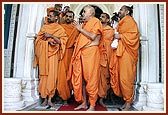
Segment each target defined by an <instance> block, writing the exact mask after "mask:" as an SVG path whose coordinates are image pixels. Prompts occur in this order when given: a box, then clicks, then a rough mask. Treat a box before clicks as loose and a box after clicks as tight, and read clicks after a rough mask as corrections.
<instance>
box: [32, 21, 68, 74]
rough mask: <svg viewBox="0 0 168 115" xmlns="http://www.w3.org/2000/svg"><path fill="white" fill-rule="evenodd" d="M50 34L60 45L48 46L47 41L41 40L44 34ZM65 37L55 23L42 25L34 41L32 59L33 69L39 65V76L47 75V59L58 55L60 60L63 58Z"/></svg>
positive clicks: (62, 30) (61, 29)
mask: <svg viewBox="0 0 168 115" xmlns="http://www.w3.org/2000/svg"><path fill="white" fill-rule="evenodd" d="M45 32H46V33H49V34H52V35H53V36H55V37H57V38H58V39H60V40H61V45H58V44H57V45H56V46H50V45H48V40H51V38H49V39H48V40H46V41H44V40H42V37H43V34H44V33H45ZM67 39H68V38H67V35H66V33H65V32H64V29H63V28H62V27H61V26H60V25H59V24H57V23H52V24H48V25H43V27H42V28H41V30H40V32H39V33H38V35H37V38H36V39H35V59H34V67H36V66H37V64H39V74H40V75H48V69H47V68H48V57H50V56H53V55H55V54H56V53H59V55H60V59H62V58H63V56H64V53H65V46H66V42H67Z"/></svg>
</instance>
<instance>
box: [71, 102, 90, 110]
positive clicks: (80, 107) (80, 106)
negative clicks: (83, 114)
mask: <svg viewBox="0 0 168 115" xmlns="http://www.w3.org/2000/svg"><path fill="white" fill-rule="evenodd" d="M87 108H88V106H87V105H86V103H82V104H80V105H79V106H78V107H76V108H74V110H79V109H87Z"/></svg>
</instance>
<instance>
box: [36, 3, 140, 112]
mask: <svg viewBox="0 0 168 115" xmlns="http://www.w3.org/2000/svg"><path fill="white" fill-rule="evenodd" d="M132 13H133V10H132V7H129V6H126V5H124V6H122V7H121V9H120V10H119V12H118V19H119V22H118V25H117V27H116V28H115V29H114V28H112V27H111V26H110V16H109V15H108V14H107V13H102V14H101V15H100V18H99V19H98V18H96V17H95V9H94V8H93V7H92V6H91V5H86V6H85V7H84V8H83V13H82V20H83V22H82V23H81V22H80V23H79V22H78V21H75V20H74V12H73V11H70V8H69V7H68V10H65V12H63V11H62V5H61V4H56V5H55V7H51V8H48V9H47V17H45V20H44V22H45V23H44V25H43V26H42V27H41V30H40V32H39V33H38V34H37V36H36V39H35V58H34V67H37V66H38V69H39V80H40V81H39V85H38V91H39V93H40V96H41V98H43V99H44V101H43V102H42V104H41V105H42V106H45V105H49V106H52V107H54V106H55V104H54V103H53V102H52V98H53V97H54V95H55V94H58V96H59V97H61V98H62V100H64V105H67V104H68V103H67V100H68V99H69V98H70V97H71V96H72V95H73V96H74V99H75V101H76V102H79V103H80V104H79V105H78V106H77V107H76V108H74V110H79V109H82V108H83V109H87V111H94V110H95V106H96V101H98V99H99V103H100V104H101V105H102V106H106V105H105V104H104V103H103V99H104V98H106V96H107V91H108V89H109V88H112V90H113V92H114V93H115V94H116V95H117V96H120V97H123V100H124V101H125V104H124V105H122V106H121V107H120V108H119V110H121V111H127V110H129V109H130V107H131V103H132V101H133V97H134V85H133V84H134V80H135V76H136V65H137V59H138V48H139V31H138V26H137V24H136V22H135V20H134V19H133V17H132ZM114 30H116V31H117V33H116V32H115V31H114ZM115 39H117V40H118V46H117V47H116V48H112V47H111V44H112V42H113V41H114V40H115Z"/></svg>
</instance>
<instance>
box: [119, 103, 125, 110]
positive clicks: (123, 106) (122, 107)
mask: <svg viewBox="0 0 168 115" xmlns="http://www.w3.org/2000/svg"><path fill="white" fill-rule="evenodd" d="M125 106H126V102H125V103H124V105H122V106H121V107H119V109H120V110H122V109H124V108H125Z"/></svg>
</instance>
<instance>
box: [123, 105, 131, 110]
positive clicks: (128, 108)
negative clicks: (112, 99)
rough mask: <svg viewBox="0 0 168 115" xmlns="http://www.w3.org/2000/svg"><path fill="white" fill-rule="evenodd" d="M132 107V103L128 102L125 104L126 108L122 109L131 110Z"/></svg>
mask: <svg viewBox="0 0 168 115" xmlns="http://www.w3.org/2000/svg"><path fill="white" fill-rule="evenodd" d="M130 108H131V104H130V103H126V104H125V108H123V109H122V111H129V110H130Z"/></svg>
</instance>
